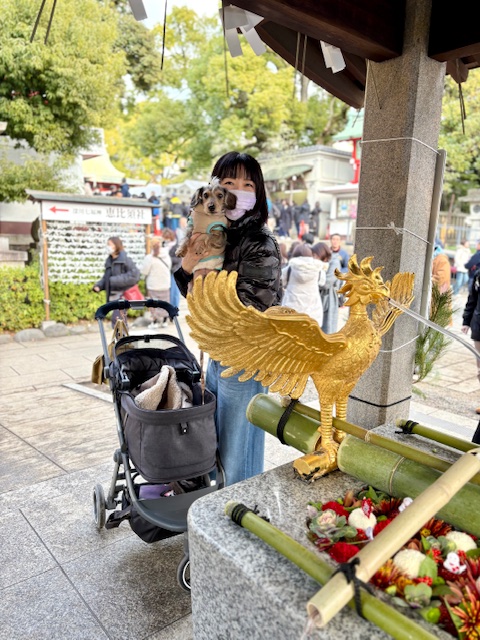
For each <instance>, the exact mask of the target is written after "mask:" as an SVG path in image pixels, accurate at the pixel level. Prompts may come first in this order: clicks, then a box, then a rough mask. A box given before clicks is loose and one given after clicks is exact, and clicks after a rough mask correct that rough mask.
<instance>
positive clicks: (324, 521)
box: [316, 509, 337, 527]
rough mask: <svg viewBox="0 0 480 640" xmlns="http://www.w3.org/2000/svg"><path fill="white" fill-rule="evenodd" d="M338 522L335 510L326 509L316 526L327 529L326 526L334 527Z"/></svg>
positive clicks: (317, 520) (320, 515)
mask: <svg viewBox="0 0 480 640" xmlns="http://www.w3.org/2000/svg"><path fill="white" fill-rule="evenodd" d="M336 521H337V514H336V513H335V511H333V509H325V511H322V512H321V513H320V514H319V516H318V518H317V519H316V524H318V525H319V526H320V527H325V526H326V525H333V524H335V523H336Z"/></svg>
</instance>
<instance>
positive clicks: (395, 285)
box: [372, 271, 415, 336]
mask: <svg viewBox="0 0 480 640" xmlns="http://www.w3.org/2000/svg"><path fill="white" fill-rule="evenodd" d="M414 281H415V274H413V273H409V272H407V271H405V272H402V273H396V274H395V275H394V276H393V280H392V283H391V284H390V282H386V283H385V284H386V286H387V287H388V288H389V289H390V298H391V299H392V300H394V301H395V302H399V303H400V304H401V305H403V306H404V307H407V308H408V307H409V306H410V305H411V304H412V301H413V285H414ZM401 313H403V311H402V310H401V309H397V308H396V307H392V305H391V304H390V303H389V301H388V298H385V299H384V300H382V301H381V302H379V303H377V304H376V306H375V309H374V310H373V312H372V322H373V325H374V327H375V329H377V331H378V332H379V333H380V335H381V336H383V335H384V334H385V333H387V331H388V330H389V329H390V327H391V326H392V324H393V323H394V322H395V320H396V319H397V318H398V316H399V315H400V314H401Z"/></svg>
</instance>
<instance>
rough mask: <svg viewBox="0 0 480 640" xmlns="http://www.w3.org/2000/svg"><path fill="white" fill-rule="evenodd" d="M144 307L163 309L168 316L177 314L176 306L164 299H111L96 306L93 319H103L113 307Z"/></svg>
mask: <svg viewBox="0 0 480 640" xmlns="http://www.w3.org/2000/svg"><path fill="white" fill-rule="evenodd" d="M145 307H154V308H157V309H164V310H165V311H167V312H168V315H169V316H170V318H172V319H173V318H175V316H178V307H174V306H173V305H172V304H170V303H169V302H165V301H164V300H154V299H148V300H123V299H122V300H113V301H112V302H107V303H106V304H102V306H101V307H98V309H97V311H96V312H95V320H104V319H105V318H106V317H107V315H108V314H109V313H110V311H114V310H115V309H119V310H122V309H144V308H145Z"/></svg>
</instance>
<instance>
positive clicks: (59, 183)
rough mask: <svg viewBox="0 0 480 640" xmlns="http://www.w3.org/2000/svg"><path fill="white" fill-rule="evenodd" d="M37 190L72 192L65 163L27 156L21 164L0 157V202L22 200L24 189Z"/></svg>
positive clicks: (24, 197) (73, 189) (25, 194)
mask: <svg viewBox="0 0 480 640" xmlns="http://www.w3.org/2000/svg"><path fill="white" fill-rule="evenodd" d="M27 188H28V189H36V190H38V191H60V192H64V193H65V192H72V193H73V192H74V191H75V188H74V187H73V186H72V185H71V184H70V183H69V181H68V178H67V173H66V172H65V163H64V162H63V161H62V160H54V161H53V162H51V163H49V162H48V161H47V160H45V159H37V158H27V159H26V160H25V161H24V162H23V163H22V164H14V163H12V162H9V161H8V160H6V159H5V158H0V202H23V201H25V200H26V199H27V193H26V191H25V189H27Z"/></svg>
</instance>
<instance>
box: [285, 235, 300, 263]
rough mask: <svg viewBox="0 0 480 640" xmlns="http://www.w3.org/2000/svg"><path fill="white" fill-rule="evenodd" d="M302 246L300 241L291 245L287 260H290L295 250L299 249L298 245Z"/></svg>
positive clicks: (295, 241)
mask: <svg viewBox="0 0 480 640" xmlns="http://www.w3.org/2000/svg"><path fill="white" fill-rule="evenodd" d="M299 244H300V240H294V241H293V242H292V244H291V245H290V249H289V250H288V252H287V258H288V259H289V260H290V258H291V257H292V255H293V252H294V251H295V249H296V248H297V247H298V245H299Z"/></svg>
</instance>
